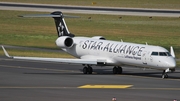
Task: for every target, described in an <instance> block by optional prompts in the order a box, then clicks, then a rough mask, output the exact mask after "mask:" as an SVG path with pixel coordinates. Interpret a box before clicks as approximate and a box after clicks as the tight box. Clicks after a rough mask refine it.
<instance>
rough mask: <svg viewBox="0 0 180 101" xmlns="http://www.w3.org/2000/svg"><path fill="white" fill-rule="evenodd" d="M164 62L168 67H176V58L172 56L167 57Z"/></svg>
mask: <svg viewBox="0 0 180 101" xmlns="http://www.w3.org/2000/svg"><path fill="white" fill-rule="evenodd" d="M166 64H167V66H168V67H169V68H175V67H176V60H175V59H174V58H170V59H168V61H167V62H166Z"/></svg>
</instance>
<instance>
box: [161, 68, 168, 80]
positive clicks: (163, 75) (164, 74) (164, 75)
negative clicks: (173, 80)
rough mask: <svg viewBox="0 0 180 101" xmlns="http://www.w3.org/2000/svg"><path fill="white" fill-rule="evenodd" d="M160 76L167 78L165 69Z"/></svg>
mask: <svg viewBox="0 0 180 101" xmlns="http://www.w3.org/2000/svg"><path fill="white" fill-rule="evenodd" d="M162 78H163V79H165V78H168V75H167V73H166V72H165V70H164V71H163V74H162Z"/></svg>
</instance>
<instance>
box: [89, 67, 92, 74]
mask: <svg viewBox="0 0 180 101" xmlns="http://www.w3.org/2000/svg"><path fill="white" fill-rule="evenodd" d="M92 72H93V69H92V67H90V66H89V67H88V73H89V74H92Z"/></svg>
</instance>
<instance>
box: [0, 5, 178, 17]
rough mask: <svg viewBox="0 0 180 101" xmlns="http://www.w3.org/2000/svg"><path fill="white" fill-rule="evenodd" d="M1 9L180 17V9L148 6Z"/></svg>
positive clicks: (10, 8) (55, 6) (56, 6)
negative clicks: (150, 7) (149, 7)
mask: <svg viewBox="0 0 180 101" xmlns="http://www.w3.org/2000/svg"><path fill="white" fill-rule="evenodd" d="M0 9H1V10H20V11H41V12H53V11H62V12H67V13H85V14H87V13H89V14H111V15H134V16H163V17H180V10H175V9H147V8H118V7H97V6H72V5H71V6H68V5H52V4H51V5H50V4H31V3H14V2H0Z"/></svg>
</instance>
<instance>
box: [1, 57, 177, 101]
mask: <svg viewBox="0 0 180 101" xmlns="http://www.w3.org/2000/svg"><path fill="white" fill-rule="evenodd" d="M111 69H112V68H110V67H94V73H93V74H92V75H84V74H82V66H81V65H74V64H60V63H47V62H37V61H23V60H12V59H7V58H5V57H2V56H1V57H0V99H1V101H111V98H112V97H116V98H117V101H173V99H177V100H180V96H179V94H180V69H177V70H176V72H175V73H169V74H168V75H169V78H168V79H161V73H162V71H158V70H151V69H149V70H145V71H144V70H143V69H139V68H123V70H124V73H123V74H122V75H113V74H112V73H111V72H112V71H111ZM88 84H91V85H133V86H132V87H130V88H127V89H104V88H101V89H90V88H89V89H82V88H78V87H79V86H82V85H88Z"/></svg>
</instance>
